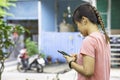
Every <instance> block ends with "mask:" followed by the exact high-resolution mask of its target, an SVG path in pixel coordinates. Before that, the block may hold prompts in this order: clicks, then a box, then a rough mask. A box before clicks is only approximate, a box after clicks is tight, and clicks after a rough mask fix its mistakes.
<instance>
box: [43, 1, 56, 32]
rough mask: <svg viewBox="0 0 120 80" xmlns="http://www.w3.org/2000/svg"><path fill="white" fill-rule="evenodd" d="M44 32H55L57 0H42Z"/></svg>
mask: <svg viewBox="0 0 120 80" xmlns="http://www.w3.org/2000/svg"><path fill="white" fill-rule="evenodd" d="M41 3H42V14H41V15H42V30H43V31H55V0H41Z"/></svg>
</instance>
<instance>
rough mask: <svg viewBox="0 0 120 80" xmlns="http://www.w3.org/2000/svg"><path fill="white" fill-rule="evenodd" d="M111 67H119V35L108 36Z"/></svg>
mask: <svg viewBox="0 0 120 80" xmlns="http://www.w3.org/2000/svg"><path fill="white" fill-rule="evenodd" d="M110 43H111V67H115V68H117V67H120V35H110Z"/></svg>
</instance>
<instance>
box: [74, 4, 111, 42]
mask: <svg viewBox="0 0 120 80" xmlns="http://www.w3.org/2000/svg"><path fill="white" fill-rule="evenodd" d="M83 16H85V17H87V18H88V19H89V20H90V21H91V22H92V23H94V24H97V25H100V26H101V29H102V31H103V32H104V35H105V38H106V43H109V42H110V39H109V36H108V35H107V33H106V31H105V27H104V23H103V20H102V18H101V16H100V14H99V12H98V11H97V9H96V8H95V7H93V6H92V5H90V4H89V3H84V4H81V5H80V6H79V7H77V9H75V11H74V13H73V22H74V23H75V21H81V19H82V17H83Z"/></svg>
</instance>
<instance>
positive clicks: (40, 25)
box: [38, 0, 42, 50]
mask: <svg viewBox="0 0 120 80" xmlns="http://www.w3.org/2000/svg"><path fill="white" fill-rule="evenodd" d="M41 11H42V10H41V1H39V0H38V49H39V50H40V48H41V33H42V13H41Z"/></svg>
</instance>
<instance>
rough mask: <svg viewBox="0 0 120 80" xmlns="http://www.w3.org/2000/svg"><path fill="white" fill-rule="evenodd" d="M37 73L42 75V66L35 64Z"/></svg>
mask: <svg viewBox="0 0 120 80" xmlns="http://www.w3.org/2000/svg"><path fill="white" fill-rule="evenodd" d="M37 72H38V73H42V72H43V66H42V65H41V64H37Z"/></svg>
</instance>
